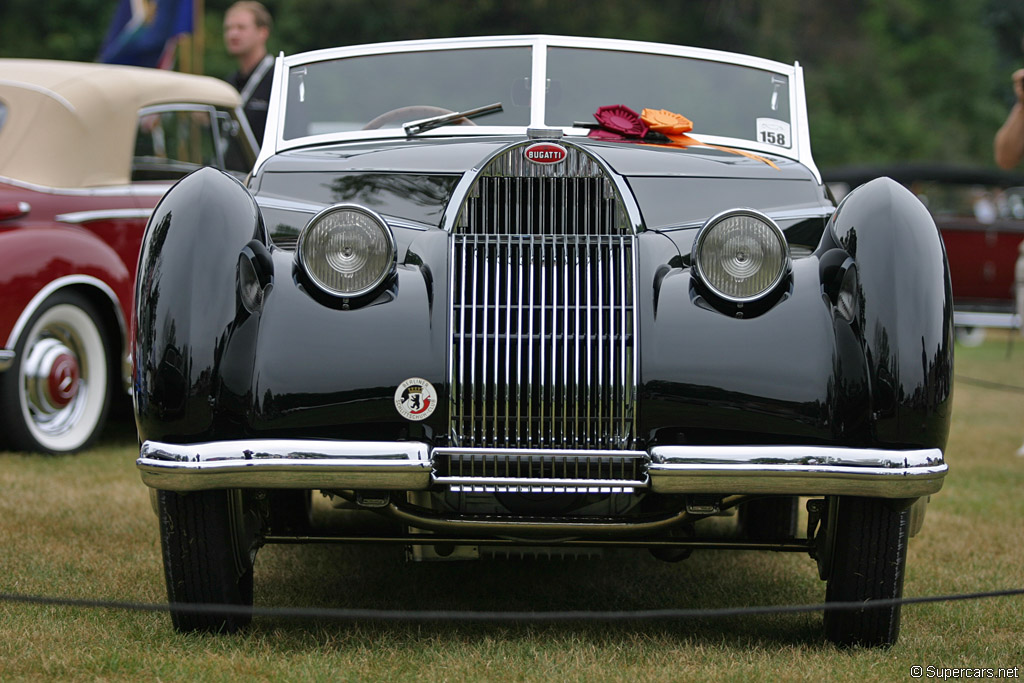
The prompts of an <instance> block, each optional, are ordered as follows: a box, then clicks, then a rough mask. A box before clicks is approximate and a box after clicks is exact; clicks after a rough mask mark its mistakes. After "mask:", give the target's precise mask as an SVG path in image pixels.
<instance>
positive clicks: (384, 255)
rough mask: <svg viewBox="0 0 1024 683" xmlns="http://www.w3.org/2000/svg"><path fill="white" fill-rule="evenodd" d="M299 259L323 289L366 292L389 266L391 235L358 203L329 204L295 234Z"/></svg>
mask: <svg viewBox="0 0 1024 683" xmlns="http://www.w3.org/2000/svg"><path fill="white" fill-rule="evenodd" d="M298 252H299V263H300V264H301V266H302V269H303V270H304V271H305V273H306V275H308V276H309V278H310V279H311V280H313V282H314V283H316V285H317V286H318V287H320V288H321V289H322V290H324V291H325V292H327V293H329V294H333V295H335V296H343V297H355V296H360V295H363V294H367V293H369V292H370V291H372V290H373V289H374V288H375V287H376V286H377V285H379V284H380V283H381V282H383V281H384V279H385V278H386V277H387V276H388V275H389V274H390V273H391V271H392V270H393V269H394V264H395V238H394V236H393V235H392V234H391V230H390V229H389V228H388V226H387V224H386V223H385V222H384V219H382V218H381V217H380V216H378V215H377V214H376V213H374V212H373V211H370V210H368V209H364V208H363V207H360V206H348V205H339V206H332V207H330V208H329V209H325V210H324V211H321V212H320V213H319V214H317V215H316V216H315V217H314V218H313V220H311V221H310V222H309V224H308V225H307V226H306V227H305V228H304V229H303V231H302V233H301V234H300V235H299V244H298Z"/></svg>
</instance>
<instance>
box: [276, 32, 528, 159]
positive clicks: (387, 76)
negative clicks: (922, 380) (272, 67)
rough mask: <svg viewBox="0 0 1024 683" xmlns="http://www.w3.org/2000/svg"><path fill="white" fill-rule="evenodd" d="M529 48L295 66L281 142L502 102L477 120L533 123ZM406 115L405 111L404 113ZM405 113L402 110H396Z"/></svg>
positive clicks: (497, 123)
mask: <svg viewBox="0 0 1024 683" xmlns="http://www.w3.org/2000/svg"><path fill="white" fill-rule="evenodd" d="M529 77H530V48H528V47H507V48H478V49H464V50H431V51H422V52H400V53H394V54H381V55H369V56H364V57H349V58H345V59H335V60H331V61H326V62H316V63H312V64H305V65H302V66H296V67H293V68H292V69H291V70H290V72H289V79H288V102H287V108H286V113H285V121H284V138H285V139H294V138H299V137H304V136H306V135H319V134H323V133H338V132H347V131H358V130H367V129H372V128H379V129H385V128H400V127H401V125H402V124H403V123H406V122H408V121H411V120H415V119H424V118H427V117H429V116H434V115H436V114H438V113H443V112H441V111H437V110H439V109H440V110H444V111H465V110H467V109H473V108H475V107H479V106H482V105H485V104H489V103H491V102H501V103H502V104H503V105H504V111H503V112H500V113H496V114H490V115H488V116H486V117H484V118H483V119H479V120H478V122H479V123H480V124H481V125H487V126H526V125H529V123H530V106H529V105H530V100H529ZM407 107H408V108H409V109H406V108H407ZM396 110H401V111H396Z"/></svg>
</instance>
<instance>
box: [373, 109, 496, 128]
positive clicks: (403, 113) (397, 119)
mask: <svg viewBox="0 0 1024 683" xmlns="http://www.w3.org/2000/svg"><path fill="white" fill-rule="evenodd" d="M452 113H454V112H453V111H452V110H451V109H444V108H442V107H432V106H430V105H426V104H414V105H412V106H409V107H399V108H398V109H392V110H390V111H386V112H384V113H383V114H381V115H380V116H377V117H376V118H374V119H373V120H372V121H370V122H369V123H367V124H366V125H365V126H363V130H376V129H378V128H383V127H384V126H387V125H390V124H392V123H397V124H399V125H401V124H403V123H409V122H410V121H418V120H419V119H429V118H430V117H431V116H441V115H443V114H452ZM457 125H460V126H475V125H476V124H475V123H473V122H472V121H471V120H469V119H466V118H462V119H458V122H457Z"/></svg>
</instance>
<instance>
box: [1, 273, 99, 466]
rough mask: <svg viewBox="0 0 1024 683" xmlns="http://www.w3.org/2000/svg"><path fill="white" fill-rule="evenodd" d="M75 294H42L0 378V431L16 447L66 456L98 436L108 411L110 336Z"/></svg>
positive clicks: (91, 308)
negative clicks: (40, 304) (43, 297)
mask: <svg viewBox="0 0 1024 683" xmlns="http://www.w3.org/2000/svg"><path fill="white" fill-rule="evenodd" d="M101 319H102V318H101V317H100V314H99V311H97V309H96V307H95V306H94V305H93V304H92V302H90V301H89V300H88V299H86V298H85V297H84V296H82V295H81V294H79V293H76V292H71V291H62V292H58V293H56V294H54V295H53V296H51V297H49V298H48V299H47V300H46V301H45V302H43V304H42V306H40V307H39V309H38V310H37V311H36V312H35V313H34V314H33V315H32V317H31V318H30V319H29V322H28V325H27V326H26V327H25V333H24V334H22V335H21V337H20V339H18V341H17V343H16V344H15V348H14V351H15V354H16V356H15V363H14V366H13V367H11V368H9V369H8V370H6V371H5V372H3V373H0V404H2V405H3V406H4V409H3V410H2V411H0V427H2V428H3V432H4V434H6V440H7V445H8V446H10V447H11V448H13V449H15V450H23V451H35V452H44V453H55V454H65V453H72V452H74V451H79V450H82V449H84V448H86V447H88V446H89V445H91V444H92V443H93V441H95V440H96V437H98V436H99V434H100V431H101V430H102V428H103V424H104V422H105V421H106V419H107V412H108V411H109V409H110V388H111V386H112V378H113V373H112V372H111V368H112V367H113V366H114V364H113V363H111V362H110V357H111V356H110V354H109V351H108V350H109V349H112V348H113V345H112V344H111V342H110V339H109V332H108V331H107V330H106V329H105V327H104V326H103V324H102V323H101V322H100V321H101Z"/></svg>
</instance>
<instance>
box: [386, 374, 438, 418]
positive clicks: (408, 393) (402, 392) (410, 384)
mask: <svg viewBox="0 0 1024 683" xmlns="http://www.w3.org/2000/svg"><path fill="white" fill-rule="evenodd" d="M436 407H437V390H436V389H434V385H433V384H431V383H430V382H428V381H427V380H425V379H422V378H420V377H410V378H409V379H407V380H405V381H404V382H402V383H401V384H399V385H398V388H397V389H395V408H397V409H398V414H399V415H401V416H402V417H404V418H405V419H406V420H417V421H418V420H425V419H427V418H428V417H430V414H431V413H433V412H434V408H436Z"/></svg>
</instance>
